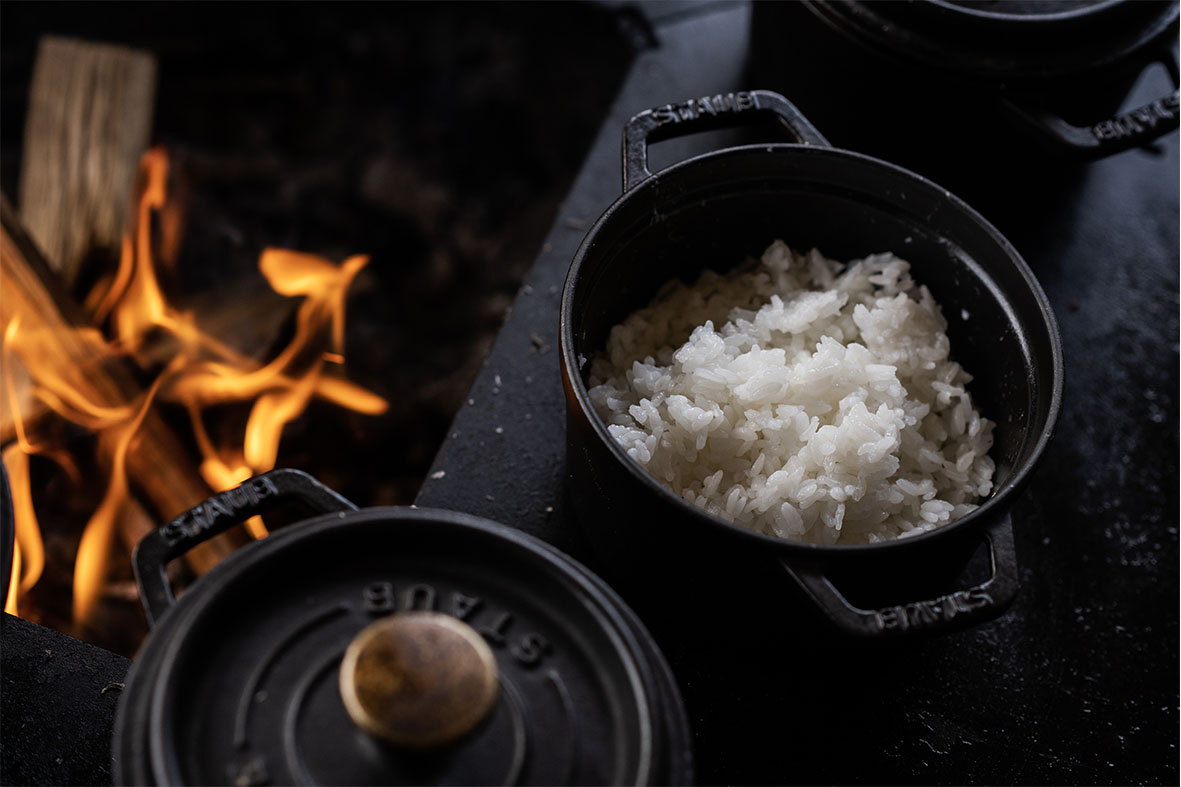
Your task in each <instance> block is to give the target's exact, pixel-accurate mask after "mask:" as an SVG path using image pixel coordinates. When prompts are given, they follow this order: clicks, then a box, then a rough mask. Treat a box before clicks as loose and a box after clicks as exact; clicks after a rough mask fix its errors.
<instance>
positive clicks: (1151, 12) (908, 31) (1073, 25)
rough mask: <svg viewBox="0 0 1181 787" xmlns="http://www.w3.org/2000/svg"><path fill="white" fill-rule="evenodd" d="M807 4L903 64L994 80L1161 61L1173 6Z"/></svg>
mask: <svg viewBox="0 0 1181 787" xmlns="http://www.w3.org/2000/svg"><path fill="white" fill-rule="evenodd" d="M805 4H806V5H807V6H808V8H809V9H810V10H811V11H812V13H813V14H814V15H816V16H817V17H819V18H820V19H822V20H824V21H825V22H827V23H828V24H830V25H831V26H833V27H834V28H836V29H838V30H840V31H841V32H843V33H845V34H846V35H849V36H851V37H852V38H854V39H856V40H857V41H859V42H860V43H862V44H863V45H865V46H868V47H869V48H871V49H876V50H878V51H880V52H883V53H887V54H889V55H891V56H894V57H896V58H898V59H900V60H901V61H903V62H910V63H913V64H917V65H922V66H925V67H932V68H936V69H939V70H940V71H947V72H954V73H956V74H960V75H965V76H974V77H979V78H982V79H986V80H1001V81H1008V80H1024V79H1034V80H1038V79H1046V78H1056V77H1064V76H1069V75H1075V74H1081V73H1089V72H1094V71H1096V70H1101V69H1106V68H1111V67H1116V66H1118V65H1119V64H1122V63H1124V62H1126V61H1128V60H1130V59H1134V58H1142V57H1144V56H1145V54H1146V53H1147V55H1148V57H1149V59H1152V58H1153V57H1161V56H1165V55H1166V54H1167V45H1168V40H1167V39H1170V38H1171V37H1172V36H1171V35H1170V31H1175V30H1176V25H1177V18H1178V7H1177V3H1176V2H1174V1H1172V0H1169V1H1167V2H1162V0H1138V1H1136V2H1130V1H1129V0H1068V1H1064V0H908V1H907V2H865V0H805ZM1174 35H1175V32H1174ZM1158 49H1159V51H1153V50H1158Z"/></svg>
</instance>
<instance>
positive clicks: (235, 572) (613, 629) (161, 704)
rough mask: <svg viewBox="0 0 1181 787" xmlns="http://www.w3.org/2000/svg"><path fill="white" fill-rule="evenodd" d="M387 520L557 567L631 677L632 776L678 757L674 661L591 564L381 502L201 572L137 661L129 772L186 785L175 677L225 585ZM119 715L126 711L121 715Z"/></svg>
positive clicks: (292, 531)
mask: <svg viewBox="0 0 1181 787" xmlns="http://www.w3.org/2000/svg"><path fill="white" fill-rule="evenodd" d="M383 520H384V521H385V522H386V524H398V523H402V522H429V523H433V524H436V525H449V526H454V527H457V528H459V529H461V530H463V531H468V532H472V533H478V534H480V535H483V536H492V537H498V538H500V539H503V540H505V541H507V542H509V543H510V544H511V546H510V548H512V549H518V550H523V551H522V552H521V554H522V557H523V558H524V559H526V560H536V561H540V562H539V563H538V564H537V565H539V567H540V568H541V570H544V571H548V572H552V573H553V574H554V575H555V576H556V577H559V578H560V581H561V583H562V584H564V585H566V586H567V587H568V588H569V589H570V590H571V592H572V593H573V594H575V595H576V596H577V597H578V598H579V599H580V601H581V603H582V604H583V605H584V606H585V607H586V609H587V612H588V613H589V614H590V615H591V617H593V618H594V619H596V620H597V621H598V624H599V627H600V628H601V629H602V632H603V634H604V635H605V636H606V637H607V639H608V641H609V642H610V643H611V648H612V649H613V650H614V651H615V652H616V653H617V654H618V655H619V659H620V662H621V664H622V667H623V669H624V671H625V674H626V675H627V685H628V687H629V690H630V691H631V692H632V694H633V695H634V697H635V703H636V715H637V718H636V722H637V727H638V729H637V736H638V738H639V741H638V743H639V745H638V752H637V759H636V762H635V765H634V767H633V768H631V769H629V776H628V779H629V780H634V783H638V784H645V783H649V782H650V781H651V780H652V779H653V778H654V776H655V774H657V773H659V771H660V768H661V767H662V766H663V765H664V764H665V761H667V763H672V762H673V758H675V757H677V752H675V751H673V750H672V749H671V748H670V747H671V746H672V745H673V743H674V741H672V740H665V739H664V735H663V732H664V731H665V729H666V728H665V726H664V724H663V720H662V719H660V718H657V717H656V715H655V711H656V710H657V707H658V706H659V707H663V708H664V710H665V711H666V713H667V714H668V715H669V716H670V717H675V719H673V721H675V722H676V724H675V725H672V726H670V727H669V729H672V727H673V726H675V727H676V728H677V732H678V733H684V734H685V735H687V733H685V730H687V729H688V727H687V725H688V721H687V718H686V717H685V715H684V713H685V711H684V705H683V699H682V698H681V697H680V696H679V693H678V694H674V695H673V696H671V697H669V698H667V701H666V698H665V697H664V696H663V694H662V692H663V690H664V689H666V688H667V687H668V685H671V686H674V687H675V682H670V681H671V678H669V680H668V681H662V679H661V677H660V675H661V673H662V671H667V670H668V665H667V664H666V663H665V661H664V657H663V655H661V654H660V651H659V648H658V646H657V645H656V644H655V641H654V640H653V639H652V635H651V633H650V632H648V631H647V629H646V628H643V627H642V626H639V625H638V619H637V618H635V617H634V615H632V616H629V615H628V614H627V607H626V604H625V603H624V602H623V601H622V599H620V598H619V597H618V596H617V595H615V594H614V591H612V590H610V588H608V587H607V586H606V585H605V584H603V583H602V582H601V580H600V581H599V582H595V581H593V580H592V578H593V577H594V575H593V574H592V573H591V572H590V571H589V569H587V568H585V567H584V566H582V564H581V563H578V562H576V561H574V560H573V559H572V558H570V557H569V556H567V555H564V554H562V553H561V552H559V551H558V550H557V549H556V548H554V547H552V546H550V545H549V544H547V543H545V542H543V541H541V540H540V539H538V538H536V537H534V536H531V535H529V534H528V533H525V532H523V531H520V530H515V529H513V528H510V527H508V526H506V525H502V524H500V523H498V522H494V521H492V520H489V519H485V518H483V517H478V516H474V515H472V514H466V513H463V512H459V511H450V510H445V509H435V508H419V507H417V506H377V507H371V508H363V509H358V510H355V511H348V512H338V513H328V514H321V515H318V516H314V517H310V518H308V519H304V520H300V521H299V522H296V523H294V524H292V525H289V526H288V527H285V528H282V529H281V530H277V531H276V532H275V533H273V534H272V535H271V536H269V537H267V538H265V539H261V540H258V541H254V542H252V543H250V544H247V545H246V546H244V547H242V548H241V549H239V550H236V551H235V552H233V553H232V554H230V555H229V556H227V557H226V559H225V560H223V561H222V562H220V563H219V564H218V565H216V566H214V568H213V569H212V570H211V571H210V572H209V573H208V574H206V575H205V576H204V577H201V579H200V580H198V584H199V585H200V586H199V587H198V584H194V588H196V589H197V591H198V592H197V593H193V594H192V595H191V596H189V595H188V594H186V596H185V597H184V598H181V599H178V602H177V604H176V605H175V606H174V607H173V608H172V609H170V610H169V612H168V614H166V615H165V616H164V617H163V618H162V619H161V620H160V621H159V622H158V624H157V626H156V629H158V630H160V631H161V632H162V633H167V635H168V636H167V640H166V641H162V642H160V643H159V644H158V645H156V647H155V648H151V646H152V645H153V644H154V642H155V640H154V639H153V637H152V636H151V635H150V636H149V641H148V646H147V647H145V648H144V650H143V651H142V652H141V653H140V654H139V656H138V657H137V659H136V661H135V664H134V665H133V667H134V668H136V673H138V674H142V676H143V678H144V679H148V680H150V683H149V684H148V685H146V686H143V687H140V689H141V690H140V691H139V692H137V693H135V694H134V695H133V696H135V697H136V700H135V702H137V703H141V704H142V703H146V704H147V707H146V716H145V718H146V721H147V726H148V729H147V730H146V731H144V730H141V731H139V732H140V733H146V734H144V738H145V739H146V741H145V743H146V745H143V744H141V745H142V746H143V748H142V749H139V750H137V753H142V755H143V756H144V757H146V758H147V761H146V762H142V761H141V762H140V763H138V764H131V763H123V766H122V767H123V772H124V773H125V774H126V773H129V772H131V773H134V772H137V770H138V769H140V768H142V769H143V771H142V772H143V773H146V774H150V777H149V778H153V779H155V780H156V782H157V783H159V784H169V783H183V780H180V779H178V778H177V777H178V776H179V774H177V773H174V772H173V763H174V754H173V753H172V752H174V749H173V748H172V747H171V746H170V745H169V744H170V742H171V741H169V740H167V739H166V737H167V735H166V733H168V731H169V730H170V729H171V727H170V725H169V724H168V723H167V721H168V718H167V714H166V711H167V709H168V708H170V707H173V706H174V699H175V697H174V695H175V692H176V691H177V677H176V675H175V674H174V672H175V670H176V668H177V665H178V663H179V661H180V659H181V657H182V655H183V651H184V650H185V646H186V645H187V644H188V643H189V634H190V632H191V630H192V627H193V626H194V625H195V623H196V621H197V620H198V619H199V618H201V617H202V615H203V613H205V612H206V611H207V610H208V608H209V607H210V605H212V604H214V603H215V602H217V601H218V600H219V599H221V598H222V596H223V593H224V592H225V585H226V583H227V582H230V581H232V580H233V579H235V578H236V577H239V576H242V575H243V574H244V573H248V572H251V571H253V570H258V568H259V567H260V564H263V563H265V561H267V560H269V559H271V558H272V557H274V554H275V552H276V550H287V549H291V548H295V547H297V545H298V544H299V542H301V541H303V540H305V539H308V538H317V537H320V536H323V535H324V534H326V533H334V532H336V531H338V530H340V529H341V528H342V527H343V528H347V527H350V526H363V525H366V524H377V523H378V522H381V521H383ZM395 520H396V521H395ZM645 638H646V639H647V640H648V641H650V643H651V647H650V648H647V647H645V645H644V639H645ZM129 683H130V681H129ZM666 684H667V685H666ZM120 716H123V713H121V714H120ZM124 727H125V723H123V722H122V720H117V721H116V724H115V730H114V735H113V740H114V742H115V747H114V748H115V752H116V756H118V755H119V754H120V753H122V752H121V750H120V749H121V747H120V745H119V743H118V741H119V740H120V738H122V737H125V736H126V735H127V734H128V733H131V732H133V731H131V730H126V729H124ZM681 728H684V729H681ZM670 767H674V766H671V765H670ZM129 769H131V770H129Z"/></svg>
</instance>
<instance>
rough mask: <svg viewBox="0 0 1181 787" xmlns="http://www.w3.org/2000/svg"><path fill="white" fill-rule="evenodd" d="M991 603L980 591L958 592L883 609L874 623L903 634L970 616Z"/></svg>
mask: <svg viewBox="0 0 1181 787" xmlns="http://www.w3.org/2000/svg"><path fill="white" fill-rule="evenodd" d="M991 603H992V596H990V595H988V593H987V592H985V591H984V590H983V589H981V588H972V589H971V590H960V591H957V592H955V593H949V594H948V595H946V596H940V597H939V598H934V599H930V600H928V601H917V602H915V603H913V604H906V605H900V606H896V607H885V608H884V609H879V610H877V611H875V612H874V613H873V614H874V622H875V623H877V626H878V628H879V629H881V630H883V631H885V630H887V629H892V630H896V631H906V630H907V629H921V628H925V627H927V626H930V625H932V624H934V623H937V622H939V621H940V620H951V619H952V618H954V617H956V616H957V615H962V614H964V613H966V612H971V611H972V610H974V609H978V608H980V607H983V606H985V605H987V604H991Z"/></svg>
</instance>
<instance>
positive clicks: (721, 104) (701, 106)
mask: <svg viewBox="0 0 1181 787" xmlns="http://www.w3.org/2000/svg"><path fill="white" fill-rule="evenodd" d="M755 106H756V102H755V97H754V96H753V95H751V94H750V93H749V92H748V91H745V90H742V91H739V92H737V93H724V94H723V93H719V94H717V95H716V96H702V97H701V98H691V99H689V100H688V101H683V102H681V103H680V104H665V105H663V106H659V107H653V108H652V118H653V119H654V120H655V121H656V122H657V123H658V124H659V125H664V124H665V123H680V122H682V121H686V120H696V119H697V118H699V117H701V116H702V115H713V116H717V115H720V114H722V113H724V112H742V111H743V110H747V109H754V108H755Z"/></svg>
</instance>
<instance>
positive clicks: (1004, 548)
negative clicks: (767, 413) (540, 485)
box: [561, 91, 1063, 637]
mask: <svg viewBox="0 0 1181 787" xmlns="http://www.w3.org/2000/svg"><path fill="white" fill-rule="evenodd" d="M768 114H770V115H772V116H774V117H775V118H777V119H778V120H779V121H780V122H781V124H782V126H783V127H784V128H785V129H786V130H787V131H788V132H789V133H790V134H791V135H792V136H793V137H794V139H795V140H796V142H797V144H770V145H752V146H745V147H733V148H727V149H723V150H718V151H716V152H713V153H708V154H705V155H702V156H698V157H696V158H692V159H690V160H688V161H684V162H682V163H680V164H677V165H675V166H672V167H670V168H668V169H666V170H664V171H662V172H660V173H659V174H656V175H652V174H651V173H650V172H649V171H648V168H647V163H646V162H647V159H646V156H647V145H648V143H649V142H652V141H656V140H659V139H667V138H670V137H674V136H678V135H680V134H684V133H687V132H690V131H696V130H701V129H703V128H706V127H717V126H719V125H734V124H738V123H742V122H746V121H749V120H751V119H753V118H757V117H763V116H766V115H768ZM776 238H782V239H784V240H785V241H786V242H787V243H788V245H790V246H793V247H794V248H798V249H808V248H812V247H816V248H819V249H820V250H821V252H822V253H824V254H825V255H826V256H828V257H830V258H833V259H841V260H849V259H855V258H859V257H863V256H865V255H867V254H871V253H876V252H881V251H894V252H895V253H897V254H899V255H900V256H902V257H904V258H906V259H907V260H909V261H910V262H911V265H912V268H911V271H912V275H913V276H914V278H915V280H916V281H918V282H921V283H923V284H926V285H927V286H928V287H929V288H930V290H931V292H932V293H933V295H934V296H935V298H936V300H937V301H938V302H939V303H940V304H941V305H942V308H943V313H944V315H945V316H946V317H947V320H948V323H949V326H948V330H947V333H948V336H949V338H950V339H951V346H952V348H953V355H954V357H955V358H956V360H958V361H959V362H960V363H961V364H962V365H963V366H964V368H965V369H967V370H969V371H970V372H971V373H972V374H973V375H974V378H975V379H974V380H973V382H972V383H971V386H970V390H971V392H972V396H973V400H974V402H975V403H976V406H977V407H978V409H979V410H980V412H981V414H982V415H984V416H985V417H988V418H990V419H992V420H993V421H995V422H996V429H995V432H994V437H995V444H994V446H993V448H992V450H991V456H992V457H993V459H994V460H995V462H996V465H997V470H996V475H995V477H994V481H995V488H994V490H993V492H992V494H991V496H990V497H989V498H988V499H987V500H985V501H983V503H982V505H981V506H980V507H979V508H978V509H977V510H975V511H973V512H972V513H970V514H969V515H967V516H965V517H963V518H961V519H960V520H958V521H956V522H954V523H951V524H949V525H946V526H944V527H942V528H939V529H938V530H935V531H933V532H930V533H925V534H923V535H920V536H917V537H913V538H907V539H902V540H898V541H893V542H886V543H880V544H873V545H866V546H817V545H811V544H803V543H797V542H792V541H788V540H784V539H779V538H774V537H770V536H765V535H761V534H757V533H753V532H751V531H748V530H746V529H744V528H742V527H739V526H736V525H734V524H731V523H729V522H726V521H724V520H722V519H720V518H717V517H714V516H712V515H710V514H708V513H706V512H705V511H703V510H702V509H700V508H697V507H696V506H694V505H692V504H690V503H687V502H685V501H684V500H682V499H680V498H679V497H678V496H676V495H674V494H672V493H671V492H670V491H669V490H668V489H666V488H665V487H664V486H662V485H661V484H660V483H658V482H657V481H656V480H655V479H653V478H652V477H651V476H650V475H649V474H648V473H647V471H646V470H644V469H643V468H642V467H640V466H639V465H638V464H636V463H634V462H633V461H632V460H631V459H629V458H628V457H627V455H626V454H625V453H624V452H623V450H622V449H621V448H620V447H619V446H618V445H617V444H616V443H615V441H614V440H613V439H612V438H611V437H610V435H609V433H608V431H607V428H606V426H605V425H604V423H603V421H602V420H601V419H600V418H599V416H598V415H597V414H596V413H595V412H594V409H593V406H592V405H591V402H590V399H589V396H588V393H587V386H586V374H587V372H588V369H589V365H590V364H589V359H590V358H592V357H593V356H594V355H595V354H596V353H597V352H599V351H601V350H602V348H603V347H604V346H605V345H606V340H607V334H608V332H609V331H610V329H611V327H612V326H614V325H616V324H618V323H620V322H622V321H623V319H624V318H625V317H626V316H627V315H629V314H630V313H632V312H633V311H635V310H636V309H638V308H640V307H642V306H644V305H646V304H648V303H649V302H650V301H651V300H652V298H653V296H654V295H655V294H656V292H657V290H658V289H659V288H660V287H661V285H663V284H664V283H665V282H667V281H668V280H670V279H673V278H680V279H682V280H685V281H687V282H688V281H692V280H694V279H695V278H696V277H697V276H698V275H699V274H700V273H701V271H702V270H703V269H704V268H706V267H712V268H714V269H718V268H719V266H721V267H725V266H730V265H737V264H739V263H741V262H742V261H744V260H745V259H746V258H748V257H752V256H754V257H757V256H758V255H759V254H761V253H762V251H763V250H764V249H765V248H766V247H767V246H768V245H769V244H770V242H771V241H772V240H774V239H776ZM561 360H562V377H563V382H564V386H565V393H566V411H567V447H568V464H569V472H570V483H571V497H572V500H573V501H575V510H576V512H577V514H578V517H579V521H580V522H581V523H582V526H583V530H584V531H585V532H586V534H587V536H588V539H589V540H590V542H591V543H592V545H593V546H594V548H595V551H596V553H597V554H598V555H599V556H600V558H601V560H603V562H604V566H605V570H610V571H612V572H613V576H614V577H616V578H619V579H620V581H623V582H627V581H628V579H629V578H635V577H643V576H654V575H655V572H657V570H658V569H667V571H666V572H664V575H663V576H661V577H660V579H659V580H657V581H659V582H662V583H667V584H668V585H669V586H668V588H667V589H666V592H668V593H671V594H676V593H677V592H679V591H678V590H677V589H676V588H678V587H686V586H694V585H701V584H709V583H712V582H714V578H716V577H718V576H719V575H720V572H725V573H726V575H727V576H729V577H730V579H728V580H726V582H725V583H716V584H717V586H718V587H720V588H722V594H723V595H724V597H725V598H726V599H729V603H731V604H734V603H737V604H738V605H740V606H741V605H742V603H743V602H742V601H735V599H736V598H741V597H743V596H751V595H752V594H756V593H757V594H759V595H760V596H761V595H767V594H771V595H776V594H778V595H780V596H782V597H784V598H786V597H787V596H788V595H789V593H788V590H789V588H790V587H791V585H792V584H793V583H790V582H789V581H788V580H787V576H783V577H781V579H780V581H779V582H778V583H775V584H773V586H771V587H767V586H766V585H765V584H763V585H760V586H758V587H751V586H749V585H747V584H744V583H743V579H742V578H743V575H744V574H754V573H757V571H760V570H763V569H764V568H765V567H766V566H767V565H768V564H770V563H781V564H782V565H783V567H784V568H786V573H787V575H789V576H790V577H791V578H793V579H794V580H795V583H798V585H799V586H800V587H802V588H803V590H804V591H805V593H806V595H807V597H809V598H810V599H811V600H812V601H813V602H814V604H815V605H816V607H817V608H819V609H820V610H821V611H822V612H823V613H824V615H825V616H827V618H828V619H829V620H830V621H831V622H832V623H834V624H835V625H836V626H837V627H838V628H840V629H841V630H844V631H846V632H850V633H853V634H858V635H866V636H875V637H881V636H889V635H893V634H897V633H900V632H907V633H911V634H913V633H917V632H921V631H938V630H945V629H948V628H953V627H956V626H962V625H965V624H969V623H974V622H979V621H982V620H985V619H988V618H991V617H993V616H996V615H998V614H999V613H1000V612H1001V611H1003V609H1004V608H1005V607H1006V605H1008V604H1009V602H1010V601H1011V600H1012V599H1013V597H1014V595H1015V593H1016V591H1017V563H1016V556H1015V553H1014V548H1013V536H1012V522H1011V519H1010V516H1009V513H1008V511H1009V508H1010V505H1011V504H1012V502H1013V501H1014V498H1015V497H1016V496H1017V495H1018V494H1019V492H1020V491H1021V488H1022V486H1023V485H1024V484H1025V482H1026V481H1027V479H1028V478H1029V475H1030V472H1031V471H1032V470H1033V467H1034V465H1035V464H1036V462H1037V460H1038V458H1039V457H1040V456H1041V454H1042V451H1043V450H1044V449H1045V447H1046V444H1047V443H1048V441H1049V439H1050V435H1051V431H1052V429H1053V426H1054V422H1055V420H1056V419H1057V416H1058V410H1059V403H1060V399H1061V395H1062V376H1063V371H1062V350H1061V346H1060V340H1059V336H1058V330H1057V326H1056V323H1055V320H1054V317H1053V314H1052V313H1051V311H1050V308H1049V305H1048V304H1047V302H1046V298H1045V295H1044V294H1043V293H1042V291H1041V288H1040V287H1039V286H1038V284H1037V282H1036V280H1035V279H1034V277H1033V275H1032V273H1031V272H1030V270H1029V269H1028V267H1027V266H1026V265H1025V263H1024V262H1023V261H1022V259H1021V257H1020V256H1019V255H1018V254H1017V252H1016V250H1014V249H1013V247H1012V246H1011V245H1010V244H1009V243H1008V242H1007V241H1006V240H1005V239H1004V238H1003V237H1001V235H1000V234H999V233H998V232H997V231H996V230H995V229H994V228H993V227H992V226H991V225H989V223H988V222H986V221H985V220H984V219H983V218H981V217H980V215H978V214H977V213H976V212H975V211H973V210H972V209H971V208H970V207H968V206H967V205H965V204H964V203H963V202H961V201H960V200H959V199H957V198H956V197H954V196H953V195H951V194H950V193H948V192H947V191H945V190H944V189H942V188H940V187H939V186H937V185H935V184H934V183H932V182H930V181H928V180H926V179H924V178H922V177H920V176H918V175H915V174H913V173H911V172H908V171H906V170H904V169H901V168H899V167H896V166H893V165H891V164H888V163H886V162H884V161H879V160H876V159H873V158H869V157H867V156H863V155H860V154H857V153H852V152H849V151H845V150H836V149H833V148H831V147H829V146H828V144H827V143H826V141H825V140H824V138H823V137H822V136H821V135H820V134H819V133H818V132H817V131H816V130H815V129H814V128H813V127H812V126H811V125H810V124H809V123H808V122H807V121H806V120H805V119H804V118H803V116H801V115H800V114H799V112H798V111H796V109H795V108H794V107H793V106H792V105H791V104H789V103H788V102H787V101H786V100H785V99H784V98H783V97H782V96H780V95H778V94H775V93H770V92H767V91H752V92H750V93H738V94H732V95H730V96H722V97H715V98H712V99H700V100H694V101H689V102H684V103H682V104H678V105H668V106H665V107H658V108H655V109H652V110H648V111H646V112H642V113H640V114H639V115H637V116H635V117H634V118H632V119H631V120H630V121H629V122H628V124H627V127H626V129H625V133H624V194H623V196H622V197H621V198H620V199H619V200H617V201H616V202H615V204H613V205H612V206H611V207H610V208H608V210H607V211H606V213H604V214H603V215H602V216H601V217H600V218H599V220H598V221H597V222H596V223H595V225H594V226H593V227H592V228H591V230H590V232H589V233H588V235H587V236H586V238H585V240H584V241H583V243H582V246H581V247H580V248H579V250H578V252H577V254H576V255H575V257H574V261H573V264H572V266H571V268H570V272H569V274H568V276H567V279H566V284H565V290H564V292H563V295H562V306H561ZM982 542H984V543H987V544H988V545H989V547H990V564H991V575H990V576H989V578H988V579H987V580H985V581H983V582H980V583H978V584H976V585H973V586H971V587H967V588H965V587H962V586H956V585H955V581H956V580H957V578H958V576H959V574H960V573H961V572H962V571H963V569H964V566H965V563H966V562H967V561H968V559H969V557H970V556H971V553H972V552H973V550H975V549H976V548H977V547H979V545H980V544H981V543H982ZM648 589H651V588H648ZM715 595H719V594H718V593H715Z"/></svg>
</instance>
